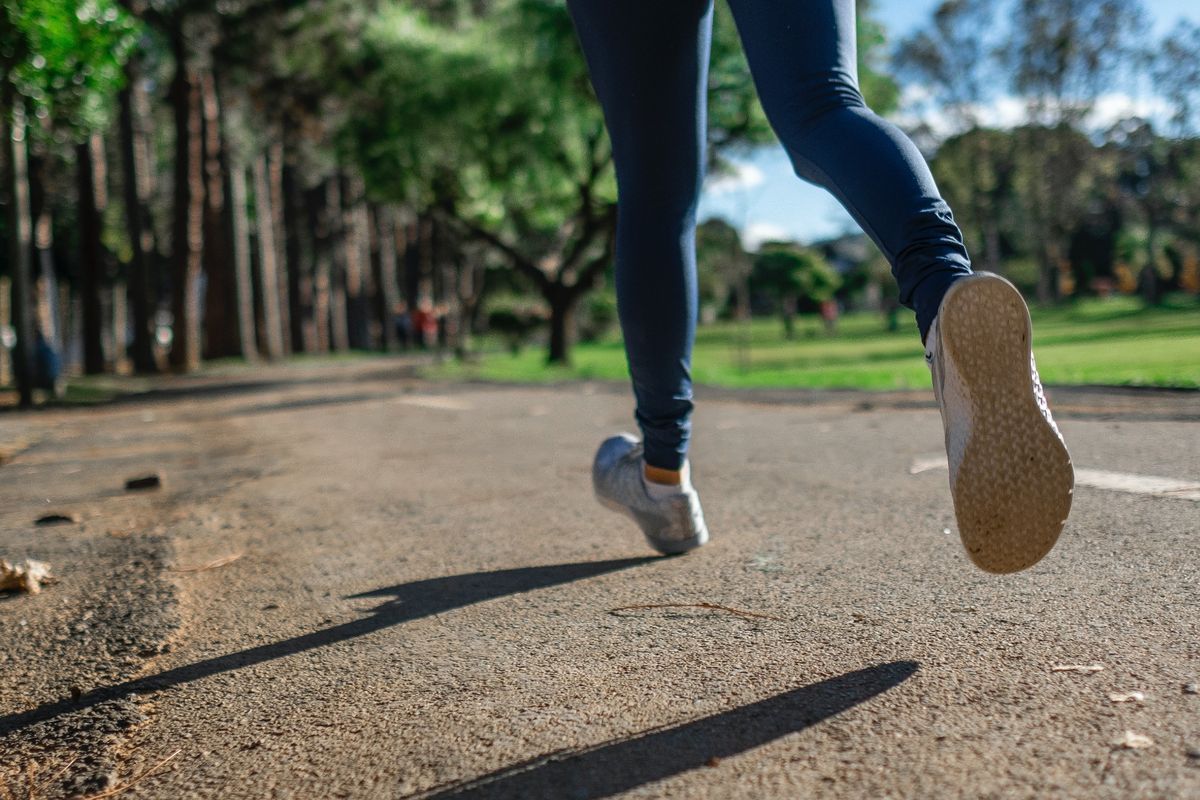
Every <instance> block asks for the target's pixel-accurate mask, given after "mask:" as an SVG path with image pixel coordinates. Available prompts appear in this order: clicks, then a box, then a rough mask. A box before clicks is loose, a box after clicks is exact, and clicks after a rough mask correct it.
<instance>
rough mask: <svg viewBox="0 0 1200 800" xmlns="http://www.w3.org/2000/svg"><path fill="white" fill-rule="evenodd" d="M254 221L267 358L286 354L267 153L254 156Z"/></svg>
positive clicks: (275, 357)
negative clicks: (280, 307)
mask: <svg viewBox="0 0 1200 800" xmlns="http://www.w3.org/2000/svg"><path fill="white" fill-rule="evenodd" d="M254 220H255V223H256V225H257V228H258V253H259V258H258V273H259V285H260V287H261V289H262V292H261V294H262V304H263V328H264V333H265V334H266V336H265V342H264V344H265V346H266V350H267V358H270V359H277V358H282V357H283V355H284V347H283V318H282V317H281V315H280V312H279V298H280V293H279V273H278V259H277V258H276V255H277V253H278V250H277V248H276V243H275V225H274V215H273V213H272V209H271V187H270V175H269V169H268V166H267V157H266V155H261V154H260V155H259V156H258V158H256V159H254Z"/></svg>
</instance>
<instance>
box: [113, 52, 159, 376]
mask: <svg viewBox="0 0 1200 800" xmlns="http://www.w3.org/2000/svg"><path fill="white" fill-rule="evenodd" d="M148 119H149V109H148V102H147V98H146V91H145V88H144V87H143V86H142V74H141V63H140V61H139V60H138V58H137V57H134V58H131V59H130V60H129V62H128V63H127V64H126V65H125V88H123V89H122V90H121V94H120V126H121V164H122V169H123V171H124V173H125V175H124V184H125V186H124V188H125V224H126V233H127V234H128V236H129V244H130V247H131V248H132V251H133V252H132V263H131V266H132V270H131V274H130V280H129V294H130V300H131V301H132V302H131V305H132V310H133V368H134V369H135V370H137V371H138V372H143V373H148V372H157V371H158V362H157V360H156V359H155V358H154V333H155V331H154V307H155V305H157V304H156V303H155V298H154V292H153V289H152V285H151V282H150V267H151V263H152V262H153V260H154V256H155V253H156V251H157V248H156V247H155V246H154V226H153V224H152V223H151V220H150V208H149V203H150V193H151V186H152V184H151V175H152V174H153V171H152V169H151V166H150V145H149V136H148V132H147V130H146V127H147V124H148V123H147V120H148Z"/></svg>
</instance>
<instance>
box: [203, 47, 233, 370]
mask: <svg viewBox="0 0 1200 800" xmlns="http://www.w3.org/2000/svg"><path fill="white" fill-rule="evenodd" d="M200 97H201V107H202V108H203V111H204V114H203V120H204V275H205V301H204V352H205V354H206V357H208V358H224V357H228V356H236V355H238V354H239V352H240V350H241V346H240V340H239V337H238V325H237V304H236V302H235V290H236V280H237V279H236V276H235V275H234V261H233V253H232V249H231V247H230V241H229V239H230V237H229V235H228V230H227V225H226V223H227V215H226V211H225V200H226V195H227V191H226V186H225V146H224V142H223V137H222V135H221V106H220V98H219V97H218V95H217V82H216V78H215V76H214V75H213V73H212V70H205V71H204V72H203V73H202V74H201V75H200Z"/></svg>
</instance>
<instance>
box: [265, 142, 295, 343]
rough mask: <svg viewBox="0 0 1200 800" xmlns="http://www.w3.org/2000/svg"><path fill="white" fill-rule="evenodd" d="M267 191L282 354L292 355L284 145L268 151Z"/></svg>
mask: <svg viewBox="0 0 1200 800" xmlns="http://www.w3.org/2000/svg"><path fill="white" fill-rule="evenodd" d="M267 189H268V190H269V191H270V193H271V198H270V205H269V206H268V208H269V209H270V212H271V213H270V216H271V234H272V240H273V241H274V243H275V285H276V288H277V291H278V292H279V306H278V308H279V330H280V341H281V342H282V343H283V354H284V355H285V356H286V355H289V354H291V352H292V309H291V298H290V294H289V291H290V285H291V282H290V279H289V277H288V276H289V274H290V273H291V270H292V269H293V265H292V264H291V263H290V262H289V260H288V257H287V252H286V250H285V243H286V241H287V237H286V235H285V233H284V227H283V145H282V144H280V143H279V142H274V143H273V144H272V145H271V146H270V147H269V148H268V149H267Z"/></svg>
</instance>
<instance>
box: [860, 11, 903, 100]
mask: <svg viewBox="0 0 1200 800" xmlns="http://www.w3.org/2000/svg"><path fill="white" fill-rule="evenodd" d="M872 4H873V3H872V0H859V2H858V4H857V6H856V9H857V12H858V85H859V88H860V89H861V90H862V93H863V97H864V98H865V99H866V101H867V105H869V106H870V107H871V108H872V109H873V110H874V111H875V113H877V114H889V113H891V112H892V111H895V110H896V107H897V106H898V105H899V104H900V86H899V85H898V84H897V83H896V81H895V80H894V79H893V78H892V77H891V76H890V75H889V74H888V73H887V71H886V65H885V61H886V58H887V35H886V33H885V31H884V29H883V26H882V25H880V24H879V23H878V22H877V21H875V19H874V18H873V17H872V16H871V6H872Z"/></svg>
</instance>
